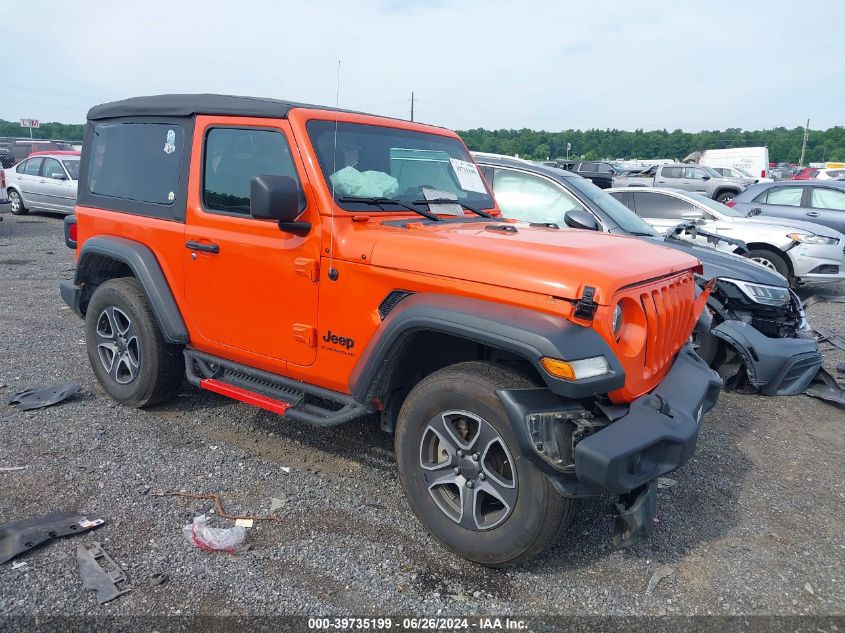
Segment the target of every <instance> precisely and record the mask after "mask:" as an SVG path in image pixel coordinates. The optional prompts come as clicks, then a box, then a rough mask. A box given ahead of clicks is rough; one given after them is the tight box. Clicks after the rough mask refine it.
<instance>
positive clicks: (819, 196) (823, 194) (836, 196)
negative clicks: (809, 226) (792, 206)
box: [810, 187, 845, 211]
mask: <svg viewBox="0 0 845 633" xmlns="http://www.w3.org/2000/svg"><path fill="white" fill-rule="evenodd" d="M810 193H811V196H810V206H811V207H813V208H816V209H836V210H837V211H845V191H839V190H838V189H828V188H826V187H813V188H812V189H811V190H810Z"/></svg>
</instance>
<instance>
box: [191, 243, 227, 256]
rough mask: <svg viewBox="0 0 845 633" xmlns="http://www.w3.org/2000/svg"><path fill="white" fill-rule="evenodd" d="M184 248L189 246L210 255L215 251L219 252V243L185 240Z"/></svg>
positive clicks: (193, 249)
mask: <svg viewBox="0 0 845 633" xmlns="http://www.w3.org/2000/svg"><path fill="white" fill-rule="evenodd" d="M185 248H189V249H191V250H192V251H202V252H203V253H211V254H212V255H217V253H219V252H220V245H219V244H205V243H203V242H193V241H189V242H185Z"/></svg>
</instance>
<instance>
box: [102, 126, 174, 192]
mask: <svg viewBox="0 0 845 633" xmlns="http://www.w3.org/2000/svg"><path fill="white" fill-rule="evenodd" d="M184 141H185V133H184V131H183V130H182V128H181V127H180V126H179V125H175V124H168V123H101V124H99V125H97V126H96V127H95V128H94V137H93V142H92V143H91V149H90V152H91V157H90V164H89V167H88V190H89V191H90V192H91V193H93V194H96V195H99V196H108V197H110V198H123V199H127V200H133V201H136V202H144V203H152V204H161V205H171V204H173V202H174V201H175V200H176V197H177V195H178V193H179V176H180V171H181V167H182V148H183V146H184Z"/></svg>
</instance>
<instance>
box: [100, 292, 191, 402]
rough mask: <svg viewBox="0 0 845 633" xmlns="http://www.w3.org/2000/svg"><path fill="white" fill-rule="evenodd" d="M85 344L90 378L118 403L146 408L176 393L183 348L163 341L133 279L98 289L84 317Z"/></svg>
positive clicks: (181, 373) (182, 362)
mask: <svg viewBox="0 0 845 633" xmlns="http://www.w3.org/2000/svg"><path fill="white" fill-rule="evenodd" d="M85 344H86V347H87V349H88V360H89V361H90V362H91V368H92V369H93V370H94V375H95V376H96V377H97V380H98V381H99V382H100V385H102V387H103V389H105V391H106V393H108V394H109V395H110V396H111V397H112V398H114V399H115V400H117V401H118V402H121V403H123V404H125V405H128V406H132V407H146V406H149V405H153V404H157V403H159V402H164V401H165V400H169V399H170V398H172V397H173V396H175V395H176V391H177V390H178V389H179V385H180V384H181V382H182V376H183V374H184V359H183V356H182V351H181V348H180V346H178V345H170V344H167V343H166V342H165V341H164V338H163V337H162V335H161V331H160V330H159V328H158V323H157V322H156V320H155V317H154V316H153V313H152V310H150V306H149V304H148V303H147V299H146V297H145V296H144V292H143V291H142V290H141V287H140V286H139V285H138V282H137V281H136V280H135V279H133V278H130V277H122V278H119V279H111V280H109V281H107V282H105V283H103V284H102V285H100V286H98V287H97V289H96V290H95V291H94V295H93V296H92V297H91V301H90V302H89V304H88V311H87V312H86V314H85Z"/></svg>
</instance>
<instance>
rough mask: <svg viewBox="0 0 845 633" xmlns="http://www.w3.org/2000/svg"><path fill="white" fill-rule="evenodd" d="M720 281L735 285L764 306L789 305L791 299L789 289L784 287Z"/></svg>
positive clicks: (735, 280)
mask: <svg viewBox="0 0 845 633" xmlns="http://www.w3.org/2000/svg"><path fill="white" fill-rule="evenodd" d="M719 281H726V282H728V283H730V284H733V285H734V286H736V287H737V288H739V289H740V290H741V291H742V294H744V295H745V296H746V297H748V298H749V299H751V300H752V301H753V302H754V303H760V304H762V305H767V306H782V305H784V304H785V303H788V302H789V300H790V298H791V297H790V294H789V288H786V287H782V286H767V285H765V284H755V283H751V282H748V281H740V280H739V279H720V280H719Z"/></svg>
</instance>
